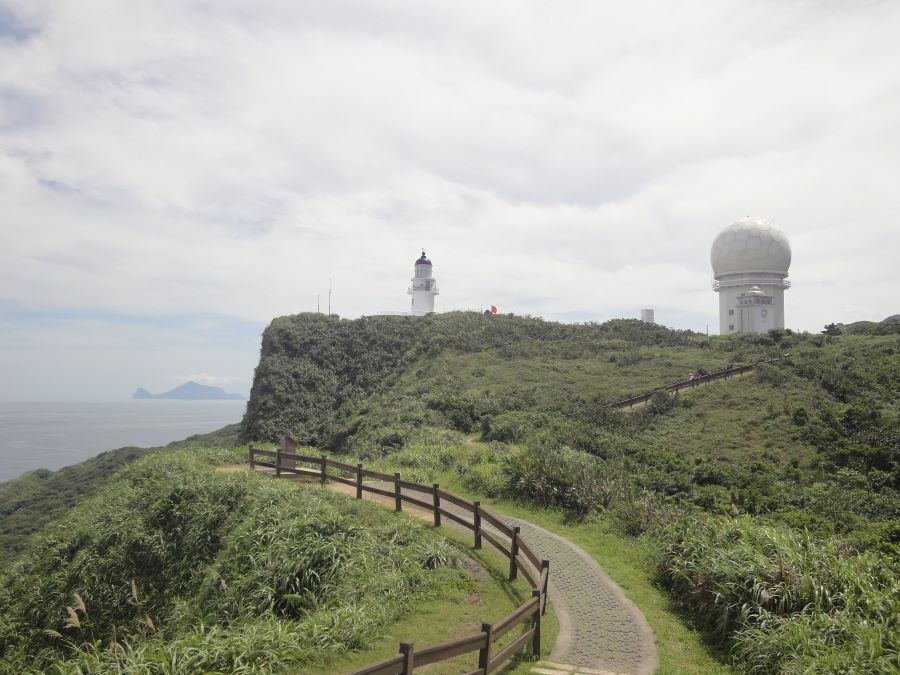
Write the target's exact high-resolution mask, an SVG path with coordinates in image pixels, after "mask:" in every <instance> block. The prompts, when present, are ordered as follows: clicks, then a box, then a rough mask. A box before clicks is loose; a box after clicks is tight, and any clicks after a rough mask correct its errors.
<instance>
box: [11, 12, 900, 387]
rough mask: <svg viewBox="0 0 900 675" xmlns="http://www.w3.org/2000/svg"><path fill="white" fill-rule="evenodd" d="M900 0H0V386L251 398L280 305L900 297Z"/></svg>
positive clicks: (579, 311) (674, 321) (585, 309)
mask: <svg viewBox="0 0 900 675" xmlns="http://www.w3.org/2000/svg"><path fill="white" fill-rule="evenodd" d="M898 35H900V3H898V2H892V1H886V2H865V1H863V0H857V1H854V2H841V1H839V0H818V1H814V0H808V1H799V0H777V1H772V2H766V1H765V0H755V1H753V2H749V1H747V2H732V1H727V0H705V1H702V2H690V1H685V2H678V3H673V2H669V1H666V0H660V1H657V2H647V1H633V2H628V3H608V2H605V3H604V2H596V1H594V2H575V1H569V2H565V3H559V2H550V1H547V0H545V1H543V2H527V1H523V0H517V1H516V2H503V1H499V0H492V1H491V2H483V1H482V2H465V1H462V0H448V1H446V2H444V1H431V0H427V1H426V0H410V1H408V2H399V1H391V0H382V1H377V0H358V1H356V2H354V1H352V0H347V1H345V0H328V2H299V1H296V0H256V1H254V2H245V1H243V0H242V1H240V2H238V1H236V0H234V1H231V0H204V1H200V0H198V1H194V2H188V1H187V0H127V1H126V0H119V1H115V0H78V2H64V1H62V0H57V1H53V2H47V1H45V0H12V1H9V0H0V399H6V400H16V399H18V400H71V399H83V398H88V399H116V398H127V397H129V396H130V395H131V393H132V392H133V390H134V389H135V388H136V387H138V386H143V387H146V388H148V389H150V390H151V391H162V390H166V389H169V388H171V387H173V386H175V385H177V384H179V383H180V382H182V381H184V380H185V379H187V378H190V377H192V378H194V379H198V380H200V381H202V382H207V383H211V384H217V385H220V386H223V387H224V388H226V389H229V390H233V391H241V392H244V393H246V392H247V391H248V390H249V385H250V379H251V377H252V370H253V367H254V366H255V364H256V360H257V357H258V350H259V335H260V333H261V331H262V329H263V328H264V327H265V325H266V324H267V323H268V321H269V320H271V318H272V317H274V316H278V315H283V314H291V313H296V312H301V311H315V309H316V301H317V296H319V295H321V297H322V305H323V309H324V306H325V304H326V302H327V293H328V285H329V279H332V280H333V281H332V284H333V298H332V307H333V310H334V311H335V312H337V313H339V314H341V315H342V316H345V317H355V316H359V315H361V314H366V313H373V312H378V311H381V310H402V309H405V308H406V307H407V306H408V302H409V299H408V296H407V295H406V293H405V290H406V287H407V284H408V283H409V277H410V276H411V273H412V264H413V261H414V260H415V259H416V257H418V254H419V252H420V250H421V248H422V247H424V248H425V249H426V250H427V252H428V255H429V257H430V258H431V259H432V260H433V261H434V265H435V267H434V269H435V276H436V277H437V279H438V282H439V285H440V288H441V294H440V296H438V298H437V307H438V308H439V309H440V310H448V309H479V308H480V307H482V306H488V305H490V304H495V305H497V306H498V307H499V308H500V311H502V312H515V313H520V314H531V315H537V316H544V317H547V318H551V319H557V320H566V321H590V320H593V321H602V320H606V319H608V318H612V317H637V316H639V311H640V308H641V307H653V308H655V309H656V317H657V320H658V321H660V322H661V323H665V324H666V325H670V326H675V327H679V328H693V329H696V330H705V329H706V327H707V325H709V327H710V330H711V331H712V332H715V331H716V329H717V325H718V324H717V318H716V316H717V298H716V295H715V294H714V293H713V292H712V291H711V289H710V281H711V270H710V266H709V246H710V243H711V242H712V239H713V238H714V236H715V235H716V233H717V232H718V231H719V230H720V229H721V228H723V227H725V226H726V225H728V224H729V223H731V222H732V221H734V220H736V219H738V218H741V217H744V216H747V215H755V216H762V217H766V218H769V219H771V220H773V221H774V222H775V223H777V224H779V225H780V226H781V227H782V229H783V230H784V231H785V233H786V234H787V236H788V237H789V239H790V241H791V245H792V248H793V263H792V266H791V279H792V281H793V287H792V288H791V289H790V290H789V291H788V292H787V293H786V315H787V319H786V322H787V325H788V326H790V327H793V328H798V329H806V330H820V329H821V327H822V325H823V324H824V323H825V322H829V321H844V322H849V321H854V320H859V319H875V320H880V319H882V318H884V317H885V316H887V315H889V314H893V313H897V312H900V304H898V300H897V292H898V290H900V265H898V260H900V227H898V225H897V218H898V214H900V40H898V39H897V36H898Z"/></svg>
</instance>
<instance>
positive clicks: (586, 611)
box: [385, 486, 658, 675]
mask: <svg viewBox="0 0 900 675" xmlns="http://www.w3.org/2000/svg"><path fill="white" fill-rule="evenodd" d="M385 487H388V486H385ZM409 494H410V495H411V496H414V497H418V498H419V499H421V498H422V497H421V493H415V492H409ZM441 506H442V507H443V508H445V509H447V510H448V511H449V510H452V511H455V512H458V513H459V514H460V515H463V510H462V509H460V508H458V507H456V506H454V505H453V504H450V503H448V502H446V501H445V502H444V503H443V504H441ZM404 508H406V507H404ZM496 515H497V516H498V517H499V518H500V520H501V521H502V522H503V523H504V524H506V525H508V526H510V527H515V526H518V527H519V528H520V529H521V536H522V537H524V539H525V541H527V542H528V544H529V545H530V546H531V548H532V549H533V550H534V552H535V553H536V554H537V556H538V557H539V558H543V559H547V560H549V561H550V589H549V593H550V602H552V603H553V608H554V609H555V610H556V616H557V618H558V619H559V624H560V626H559V628H560V630H559V636H558V637H557V639H556V644H555V645H554V646H553V650H552V651H551V653H550V661H551V662H553V663H552V664H546V665H545V664H538V666H536V667H535V669H534V671H533V672H536V673H541V672H544V673H547V672H550V673H553V672H560V673H572V675H574V673H576V672H577V673H591V672H595V673H604V674H606V673H609V674H610V675H611V674H612V673H617V674H618V673H628V674H630V675H644V674H645V673H652V672H653V671H654V670H656V667H657V665H658V662H657V658H656V645H655V644H654V638H653V631H652V630H650V626H649V625H648V624H647V621H646V619H644V615H643V614H641V612H640V610H639V609H638V608H637V607H636V606H635V605H634V603H633V602H631V601H630V600H629V599H628V598H626V597H625V594H624V593H623V592H622V589H621V588H619V587H618V585H616V583H615V582H614V581H613V580H612V579H610V578H609V575H608V574H607V573H606V572H605V571H604V570H603V568H602V567H600V565H598V564H597V561H595V560H594V559H593V558H592V557H591V556H590V555H588V554H587V553H586V552H585V551H584V550H582V549H581V548H579V547H578V546H576V545H575V544H573V543H572V542H570V541H568V540H567V539H564V538H563V537H560V536H559V535H557V534H554V533H552V532H549V531H547V530H545V529H544V528H542V527H538V526H537V525H534V524H532V523H529V522H526V521H524V520H520V519H518V518H513V517H511V516H506V515H501V514H499V513H498V514H496ZM444 522H445V523H447V524H453V521H452V520H450V519H449V518H445V519H444ZM482 523H483V524H484V526H485V527H486V528H490V525H489V524H486V523H484V521H482ZM488 545H489V544H487V543H486V544H485V546H488Z"/></svg>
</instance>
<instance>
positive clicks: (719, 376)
mask: <svg viewBox="0 0 900 675" xmlns="http://www.w3.org/2000/svg"><path fill="white" fill-rule="evenodd" d="M763 363H767V361H759V362H757V363H751V364H749V365H746V366H734V367H733V368H723V369H722V370H717V371H715V372H713V373H709V374H707V375H701V376H700V377H697V378H694V379H689V380H682V381H681V382H676V383H674V384H670V385H668V386H667V387H657V388H656V389H651V390H650V391H645V392H644V393H643V394H638V395H637V396H632V397H630V398H623V399H622V400H621V401H615V402H613V403H607V404H606V405H605V406H603V407H604V408H624V407H626V406H628V407H629V408H630V407H632V406H633V405H635V404H636V403H646V402H647V401H649V400H650V399H651V398H653V395H654V394H656V393H658V392H660V391H664V392H666V393H670V392H671V393H672V394H675V393H677V392H679V391H681V390H682V389H692V388H693V387H696V386H697V385H699V384H703V383H704V382H707V383H708V382H712V381H713V380H727V379H728V378H729V377H731V376H732V375H743V374H744V373H747V372H750V371H751V370H755V369H756V368H757V367H758V366H759V365H760V364H763Z"/></svg>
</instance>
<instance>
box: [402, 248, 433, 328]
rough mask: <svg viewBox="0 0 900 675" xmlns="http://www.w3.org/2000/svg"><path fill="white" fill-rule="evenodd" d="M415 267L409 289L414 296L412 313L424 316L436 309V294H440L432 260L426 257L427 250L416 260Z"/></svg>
mask: <svg viewBox="0 0 900 675" xmlns="http://www.w3.org/2000/svg"><path fill="white" fill-rule="evenodd" d="M414 269H415V271H414V272H413V278H412V279H411V281H412V283H411V284H410V286H409V290H408V291H407V293H409V294H410V295H411V296H412V307H411V308H410V314H412V315H414V316H422V315H424V314H428V313H429V312H433V311H434V296H436V295H437V294H438V287H437V281H435V280H434V279H433V278H432V276H431V272H432V267H431V261H430V260H429V259H428V258H426V257H425V251H422V256H421V257H420V258H419V259H418V260H416V265H415V268H414Z"/></svg>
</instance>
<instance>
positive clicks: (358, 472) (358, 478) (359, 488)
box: [356, 464, 362, 499]
mask: <svg viewBox="0 0 900 675" xmlns="http://www.w3.org/2000/svg"><path fill="white" fill-rule="evenodd" d="M356 498H357V499H362V464H357V465H356Z"/></svg>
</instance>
